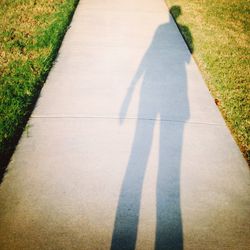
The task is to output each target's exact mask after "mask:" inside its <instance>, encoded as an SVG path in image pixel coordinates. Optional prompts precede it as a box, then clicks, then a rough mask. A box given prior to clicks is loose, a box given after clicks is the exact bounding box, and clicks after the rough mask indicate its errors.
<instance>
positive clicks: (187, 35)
mask: <svg viewBox="0 0 250 250" xmlns="http://www.w3.org/2000/svg"><path fill="white" fill-rule="evenodd" d="M169 11H170V13H171V15H172V17H173V18H174V19H175V22H176V24H177V26H178V28H179V30H180V32H181V34H182V36H183V38H184V40H185V41H186V43H187V46H188V48H189V51H190V52H191V53H193V52H194V44H193V37H192V34H191V31H190V29H189V28H188V26H186V25H182V24H181V23H179V22H178V18H179V16H180V15H182V11H181V7H180V6H178V5H174V6H172V7H171V8H170V10H169Z"/></svg>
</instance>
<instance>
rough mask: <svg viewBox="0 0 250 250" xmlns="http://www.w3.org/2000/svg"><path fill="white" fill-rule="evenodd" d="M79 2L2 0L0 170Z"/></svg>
mask: <svg viewBox="0 0 250 250" xmlns="http://www.w3.org/2000/svg"><path fill="white" fill-rule="evenodd" d="M77 2H78V0H44V1H37V0H0V169H1V170H2V171H3V169H4V167H5V166H6V164H7V162H8V159H9V157H10V155H11V153H12V151H13V149H14V146H15V144H16V142H17V140H18V138H19V135H20V133H21V131H22V129H23V127H24V126H25V123H26V121H27V118H28V116H29V114H30V112H31V110H32V108H33V105H34V102H35V100H36V98H37V96H38V94H39V91H40V88H41V86H42V84H43V82H44V81H45V79H46V76H47V74H48V71H49V69H50V68H51V66H52V63H53V60H54V59H55V57H56V54H57V51H58V48H59V46H60V43H61V40H62V38H63V36H64V33H65V31H66V29H67V26H68V24H69V22H70V20H71V17H72V14H73V12H74V9H75V7H76V5H77ZM0 172H1V171H0Z"/></svg>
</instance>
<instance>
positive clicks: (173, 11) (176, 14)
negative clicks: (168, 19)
mask: <svg viewBox="0 0 250 250" xmlns="http://www.w3.org/2000/svg"><path fill="white" fill-rule="evenodd" d="M170 13H171V14H172V16H173V17H174V18H175V19H177V18H178V17H179V16H180V15H181V14H182V12H181V7H180V6H178V5H174V6H172V7H171V9H170Z"/></svg>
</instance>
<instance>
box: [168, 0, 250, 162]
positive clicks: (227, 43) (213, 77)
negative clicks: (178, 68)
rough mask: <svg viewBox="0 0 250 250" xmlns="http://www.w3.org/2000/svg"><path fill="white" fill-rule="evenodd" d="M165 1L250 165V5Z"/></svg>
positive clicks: (246, 1) (210, 0)
mask: <svg viewBox="0 0 250 250" xmlns="http://www.w3.org/2000/svg"><path fill="white" fill-rule="evenodd" d="M165 2H166V4H167V6H168V7H169V9H170V10H171V14H172V16H173V18H174V19H175V21H176V23H177V25H178V28H179V30H180V31H181V33H182V36H183V37H184V39H185V41H186V43H187V45H188V46H189V48H190V49H191V50H193V51H192V52H193V56H194V59H195V60H196V62H197V64H198V65H199V68H200V70H201V72H202V75H203V77H204V79H205V82H206V83H207V85H208V88H209V90H210V92H211V94H212V95H213V97H214V100H215V103H216V104H217V106H218V107H219V109H220V111H221V113H222V115H223V117H224V119H225V121H226V123H227V125H228V127H229V129H230V130H231V132H232V135H233V137H234V138H235V140H236V142H237V144H238V145H239V147H240V149H241V151H242V152H243V154H244V156H245V158H246V160H247V161H248V164H249V163H250V113H249V110H250V96H249V92H250V89H249V83H250V74H249V72H250V65H249V61H250V43H249V40H250V27H249V26H250V24H249V22H248V16H249V14H250V0H244V1H241V0H232V1H230V2H228V1H226V0H221V1H216V0H208V1H196V0H165ZM187 27H188V29H187ZM186 30H190V31H191V34H192V37H190V34H188V33H186V32H185V31H186Z"/></svg>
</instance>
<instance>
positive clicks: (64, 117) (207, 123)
mask: <svg viewBox="0 0 250 250" xmlns="http://www.w3.org/2000/svg"><path fill="white" fill-rule="evenodd" d="M31 118H34V119H105V120H141V121H156V122H172V123H185V124H200V125H214V126H224V124H220V123H215V122H199V121H190V120H185V121H184V120H174V119H159V118H158V119H157V118H143V117H115V116H113V117H112V116H84V115H32V116H31Z"/></svg>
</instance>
